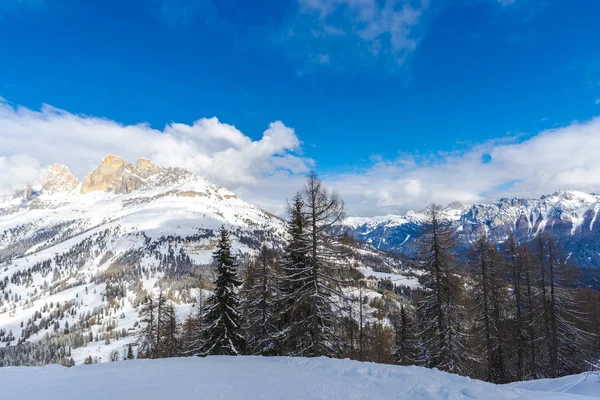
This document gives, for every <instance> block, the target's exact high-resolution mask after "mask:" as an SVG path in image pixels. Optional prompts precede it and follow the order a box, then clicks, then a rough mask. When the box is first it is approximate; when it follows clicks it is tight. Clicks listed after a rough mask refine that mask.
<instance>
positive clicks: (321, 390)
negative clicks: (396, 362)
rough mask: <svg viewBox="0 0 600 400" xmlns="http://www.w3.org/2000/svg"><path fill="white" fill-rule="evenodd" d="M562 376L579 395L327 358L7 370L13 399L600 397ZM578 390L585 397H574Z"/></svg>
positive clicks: (549, 386) (597, 388)
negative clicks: (571, 384) (572, 384)
mask: <svg viewBox="0 0 600 400" xmlns="http://www.w3.org/2000/svg"><path fill="white" fill-rule="evenodd" d="M562 379H564V380H569V381H572V382H575V385H574V386H573V387H571V390H573V392H569V391H556V392H555V389H556V387H555V385H554V384H553V382H552V380H550V381H548V382H544V381H540V384H538V385H536V386H535V387H534V388H532V389H533V390H526V389H525V388H519V387H518V386H517V385H512V386H508V385H505V386H499V385H493V384H490V383H485V382H481V381H477V380H473V379H469V378H465V377H460V376H457V375H451V374H447V373H444V372H440V371H437V370H429V369H425V368H419V367H399V366H390V365H377V364H371V363H361V362H357V361H350V360H332V359H327V358H316V359H303V358H286V357H271V358H261V357H225V356H222V357H207V358H185V359H183V358H180V359H163V360H131V361H121V362H114V363H107V364H99V365H85V366H79V367H73V368H64V367H58V366H48V367H42V368H26V367H19V368H4V369H1V370H0V388H2V394H3V396H6V398H7V399H12V400H20V399H48V400H59V399H60V400H70V399H73V400H75V399H77V400H80V399H86V400H99V399H113V400H119V399H128V400H129V399H144V400H163V399H167V398H173V399H179V400H184V399H194V400H195V399H230V400H236V399H240V400H242V399H244V400H258V399H265V400H266V399H269V400H275V399H286V400H309V399H323V400H325V399H327V400H335V399H341V400H355V399H363V400H367V399H368V400H372V399H378V400H385V399H407V400H412V399H423V400H442V399H448V400H459V399H480V400H501V399H502V400H504V399H507V400H508V399H510V400H555V399H556V400H558V399H562V400H584V399H592V398H598V397H600V384H599V383H598V382H591V381H590V382H587V383H586V382H581V378H580V376H573V377H567V378H562ZM32 382H35V384H32ZM525 387H527V386H526V385H525ZM575 392H576V393H578V394H580V395H575V394H571V393H575ZM584 394H585V395H584ZM586 395H587V396H586Z"/></svg>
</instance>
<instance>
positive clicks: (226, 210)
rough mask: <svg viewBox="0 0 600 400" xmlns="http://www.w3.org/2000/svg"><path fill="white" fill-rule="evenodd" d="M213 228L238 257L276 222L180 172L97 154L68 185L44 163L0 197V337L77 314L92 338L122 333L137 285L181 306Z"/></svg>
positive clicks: (38, 333) (131, 322)
mask: <svg viewBox="0 0 600 400" xmlns="http://www.w3.org/2000/svg"><path fill="white" fill-rule="evenodd" d="M221 225H225V226H226V227H227V228H228V229H229V230H230V231H231V234H232V239H233V248H234V250H235V251H236V253H237V255H238V256H239V257H244V256H247V255H252V254H253V253H255V252H256V251H257V249H258V248H259V246H260V243H261V242H263V241H266V242H270V243H271V244H272V245H273V246H278V245H280V244H281V243H282V241H283V235H284V225H283V221H282V220H281V219H279V218H277V217H275V216H273V215H271V214H269V213H267V212H265V211H263V210H261V209H259V208H257V207H255V206H253V205H251V204H248V203H246V202H244V201H242V200H241V199H239V198H238V197H237V196H235V195H234V194H233V193H232V192H230V191H228V190H227V189H225V188H222V187H219V186H217V185H214V184H212V183H210V182H208V181H206V180H204V179H203V178H201V177H198V176H195V175H193V174H191V173H189V172H187V171H185V170H182V169H177V168H160V167H157V166H155V165H153V164H152V163H151V162H150V161H148V160H143V159H142V160H139V161H138V162H137V164H136V166H135V167H134V166H132V165H130V164H128V163H127V162H125V161H124V160H122V159H120V158H118V157H116V156H107V157H105V158H104V159H103V160H102V162H101V163H100V165H99V166H98V167H97V168H96V169H95V170H94V171H92V172H91V173H90V174H88V176H87V177H86V178H85V180H84V181H83V182H79V180H78V179H77V178H76V177H74V176H73V175H72V174H71V173H70V171H69V169H68V168H67V167H65V166H60V165H54V166H52V167H50V168H49V170H48V172H47V173H46V174H45V176H44V180H43V181H42V182H41V184H40V185H39V186H38V187H30V188H28V189H27V190H24V191H22V192H20V193H17V194H16V195H15V196H12V197H10V198H4V199H3V201H2V202H1V203H0V234H1V235H0V341H2V342H3V343H2V344H3V345H4V344H5V343H6V344H16V343H17V341H19V340H27V341H35V340H38V339H41V338H42V337H43V336H44V335H46V334H47V333H50V332H62V331H63V330H67V329H68V327H71V329H72V328H73V327H75V326H76V325H77V324H79V325H80V326H81V325H82V323H83V320H85V319H88V318H92V319H93V321H94V324H93V325H94V326H92V327H91V329H90V331H91V332H92V333H93V335H94V336H95V337H98V336H99V337H102V334H103V333H105V332H107V330H110V329H114V328H115V327H118V329H120V330H122V329H125V330H132V329H134V327H135V325H136V322H137V321H138V307H137V306H138V304H139V301H140V298H141V296H143V295H144V293H145V292H146V291H147V292H156V291H159V290H163V291H165V292H169V293H170V294H169V296H170V297H171V298H172V299H173V300H175V301H176V302H177V303H179V304H180V308H182V309H183V310H185V309H186V307H185V304H186V303H190V302H191V301H193V298H194V296H195V294H196V293H197V291H198V290H199V289H200V288H199V287H198V285H199V283H198V282H200V280H199V279H198V278H199V277H201V276H204V277H205V278H210V268H209V267H208V265H209V264H210V262H211V256H212V250H213V245H214V243H215V242H216V231H217V229H218V228H219V227H220V226H221ZM57 305H58V306H57ZM187 309H188V310H189V307H188V308H187ZM120 336H122V335H120Z"/></svg>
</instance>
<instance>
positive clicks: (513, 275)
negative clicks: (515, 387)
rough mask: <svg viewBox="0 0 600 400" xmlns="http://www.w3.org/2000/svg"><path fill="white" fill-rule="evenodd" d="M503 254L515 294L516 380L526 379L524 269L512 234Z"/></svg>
mask: <svg viewBox="0 0 600 400" xmlns="http://www.w3.org/2000/svg"><path fill="white" fill-rule="evenodd" d="M502 253H503V256H504V259H505V265H506V267H507V269H508V274H507V275H508V277H509V278H508V280H509V282H510V284H511V286H512V289H513V290H512V294H513V299H512V300H513V307H512V309H513V315H514V324H513V329H512V332H513V341H514V343H515V346H516V360H515V363H516V378H517V380H523V379H524V378H525V344H526V342H527V332H526V324H525V320H524V316H523V310H524V308H525V307H524V304H523V295H522V291H523V283H522V281H523V268H522V265H523V263H522V261H521V260H520V259H519V245H518V244H517V240H516V238H515V235H514V234H511V235H510V236H509V237H508V239H507V240H506V241H505V242H504V243H503V245H502Z"/></svg>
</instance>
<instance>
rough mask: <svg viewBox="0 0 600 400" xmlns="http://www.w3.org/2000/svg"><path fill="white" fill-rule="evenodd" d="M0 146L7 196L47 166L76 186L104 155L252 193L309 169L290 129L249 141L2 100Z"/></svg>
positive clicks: (228, 132) (220, 127) (212, 122)
mask: <svg viewBox="0 0 600 400" xmlns="http://www.w3.org/2000/svg"><path fill="white" fill-rule="evenodd" d="M0 143H2V145H1V146H0V191H1V192H5V193H6V192H9V191H12V190H15V189H19V188H22V187H23V186H24V184H27V183H31V182H35V181H36V180H37V179H38V178H39V176H40V175H41V173H42V171H43V170H44V169H45V167H47V166H48V165H51V164H53V163H61V164H65V165H67V166H68V167H69V168H70V169H71V170H72V171H73V173H74V174H75V175H77V176H78V177H79V178H80V179H81V178H83V177H84V176H85V174H87V173H88V172H89V171H90V170H92V169H93V168H94V167H95V166H96V165H98V163H99V162H100V160H101V159H102V158H103V157H104V156H105V155H106V154H109V153H111V154H116V155H118V156H120V157H122V158H124V159H126V160H128V161H130V162H135V160H137V159H138V158H141V157H146V158H149V159H151V160H153V161H154V162H155V163H156V164H158V165H161V166H178V167H183V168H186V169H189V170H190V171H192V172H194V173H196V174H198V175H201V176H204V177H206V178H207V179H209V180H211V181H214V182H215V183H218V184H221V185H223V186H226V187H228V188H231V189H233V190H239V191H241V192H245V193H250V194H251V193H253V192H255V191H256V192H260V191H259V190H258V189H256V188H258V187H260V186H261V185H265V184H266V182H267V181H269V180H270V179H274V177H278V179H283V178H285V177H286V176H289V175H301V174H303V173H305V172H307V171H308V170H309V169H310V168H311V166H312V160H310V159H308V158H305V157H302V156H301V155H298V154H296V152H297V151H298V150H300V141H299V139H298V137H297V136H296V134H295V133H294V130H293V129H291V128H289V127H287V126H285V125H284V124H283V123H282V122H280V121H275V122H272V123H270V124H269V126H268V129H266V130H265V131H264V133H263V136H262V138H261V139H260V140H252V139H251V138H250V137H248V136H246V135H245V134H244V133H242V132H240V131H239V130H238V129H236V128H235V127H234V126H232V125H228V124H225V123H222V122H220V121H219V120H218V119H217V118H202V119H199V120H197V121H195V122H194V123H193V124H192V125H187V124H180V123H172V124H169V125H167V126H166V127H165V128H164V129H163V130H157V129H152V128H151V127H150V126H148V125H147V124H139V125H122V124H120V123H117V122H115V121H111V120H108V119H104V118H97V117H90V116H84V115H76V114H72V113H69V112H67V111H64V110H60V109H57V108H54V107H52V106H49V105H43V106H42V108H41V109H40V110H39V111H36V110H31V109H28V108H25V107H14V106H12V105H11V104H9V103H8V102H6V101H0ZM249 197H251V198H253V199H254V198H255V196H249Z"/></svg>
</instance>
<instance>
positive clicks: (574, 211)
mask: <svg viewBox="0 0 600 400" xmlns="http://www.w3.org/2000/svg"><path fill="white" fill-rule="evenodd" d="M439 209H440V216H441V218H442V219H444V220H446V221H448V222H449V223H451V224H452V225H453V227H454V228H455V230H456V232H457V236H458V238H459V242H460V243H461V244H462V245H463V246H468V244H469V243H471V242H472V241H473V240H475V239H476V238H477V237H478V236H479V235H481V234H484V233H485V234H486V235H487V236H488V237H489V238H490V239H491V240H492V241H494V242H496V243H501V242H502V241H504V240H506V238H508V236H509V235H510V234H511V233H514V234H515V236H516V237H517V239H518V240H519V241H528V240H531V239H533V238H535V237H536V236H537V235H538V234H540V233H541V232H545V231H549V232H551V233H553V234H554V235H555V236H556V237H557V239H558V240H559V241H560V242H561V244H562V245H563V247H564V249H565V251H566V252H567V253H568V254H569V255H570V256H571V257H572V258H573V259H576V261H577V263H578V264H579V265H581V266H593V267H600V244H599V242H600V219H599V218H598V213H599V211H600V195H598V194H594V193H585V192H581V191H574V190H557V191H555V192H554V193H552V194H548V195H543V196H541V197H540V198H538V199H532V198H520V197H515V198H509V197H504V198H501V199H499V200H496V201H493V202H489V203H478V204H472V205H461V206H460V207H458V206H457V205H456V204H454V203H451V204H450V205H449V206H447V207H440V208H439ZM425 220H426V216H425V212H424V211H419V212H414V211H409V212H408V213H406V214H405V215H387V216H381V217H372V218H364V217H358V218H356V217H350V218H347V219H346V220H345V221H344V223H343V229H345V230H347V231H349V232H350V233H352V234H353V235H354V236H355V237H356V238H358V239H361V240H365V241H366V242H368V243H371V244H372V245H373V246H375V247H376V248H378V249H380V250H384V251H392V252H395V253H400V254H406V255H414V254H415V251H416V249H415V247H414V239H415V238H416V237H418V236H419V234H420V229H421V228H422V225H423V224H424V222H425Z"/></svg>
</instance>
